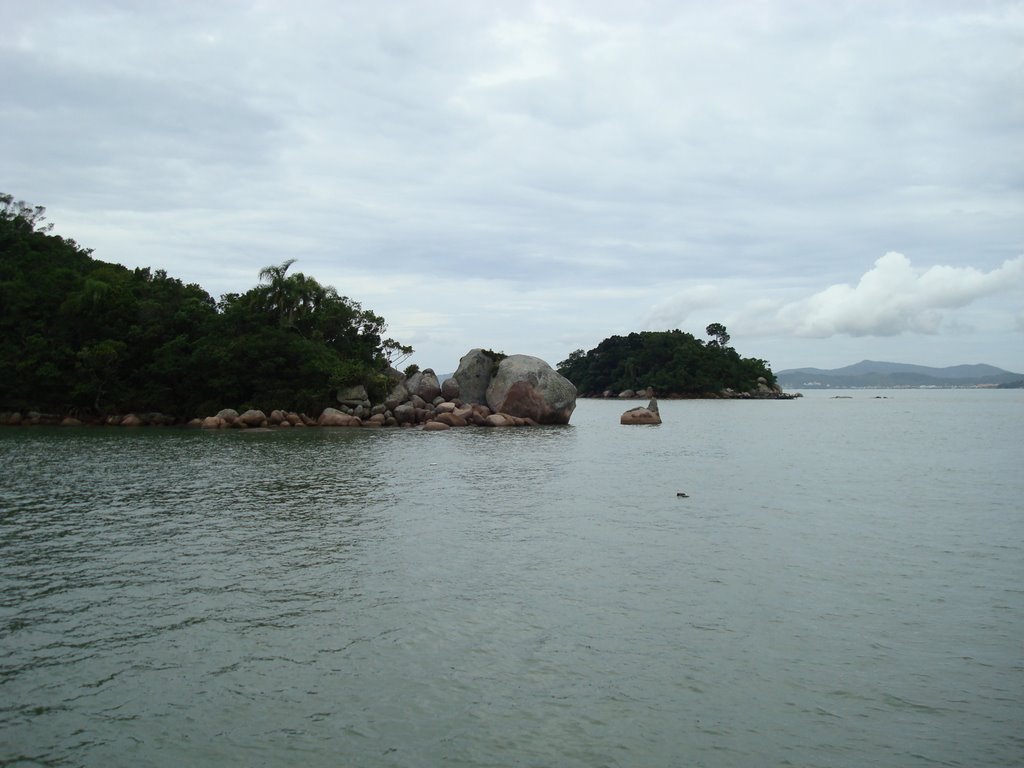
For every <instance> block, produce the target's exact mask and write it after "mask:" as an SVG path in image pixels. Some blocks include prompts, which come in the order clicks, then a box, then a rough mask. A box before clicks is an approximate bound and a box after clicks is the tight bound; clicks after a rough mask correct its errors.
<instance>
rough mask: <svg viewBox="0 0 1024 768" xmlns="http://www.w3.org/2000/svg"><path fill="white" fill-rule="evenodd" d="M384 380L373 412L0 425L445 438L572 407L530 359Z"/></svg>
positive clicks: (341, 400) (483, 359)
mask: <svg viewBox="0 0 1024 768" xmlns="http://www.w3.org/2000/svg"><path fill="white" fill-rule="evenodd" d="M388 375H389V377H390V378H391V381H392V387H391V391H390V392H389V394H388V396H387V397H386V398H385V399H384V402H382V403H377V404H373V403H372V402H371V401H370V399H369V396H368V393H367V391H366V388H365V387H363V386H355V387H348V388H345V389H343V390H340V391H339V392H338V394H337V401H338V402H337V407H334V406H331V407H327V408H325V409H324V410H323V411H322V412H321V413H320V414H319V415H318V416H316V417H312V416H310V415H308V414H305V413H297V412H294V411H283V410H272V411H270V413H269V414H268V413H266V412H265V411H263V410H260V409H256V408H247V409H245V410H243V411H242V412H241V413H239V412H238V411H237V410H235V409H232V408H225V409H222V410H220V411H218V412H217V413H216V414H214V415H210V416H205V417H201V418H194V419H191V420H188V421H184V420H180V419H175V418H174V417H173V416H168V415H166V414H161V413H143V414H135V413H129V414H126V415H124V416H121V415H113V416H106V417H100V418H97V419H93V420H90V419H79V418H76V417H74V416H59V415H55V414H44V413H39V412H34V411H33V412H27V413H25V414H21V413H4V414H0V424H3V425H8V426H35V425H49V426H87V425H107V426H123V427H141V426H157V427H167V426H187V427H193V428H198V429H269V428H304V427H363V428H380V427H399V428H401V427H404V428H418V429H421V430H425V431H443V430H447V429H450V428H452V427H463V426H478V427H525V426H537V425H542V424H568V423H569V418H570V416H571V415H572V412H573V409H575V407H576V388H575V387H574V386H573V384H572V382H570V381H569V380H568V379H566V378H565V377H564V376H561V375H560V374H559V373H557V372H556V371H555V370H554V369H553V368H552V367H551V366H550V365H549V364H548V363H546V362H545V361H544V360H541V359H540V358H538V357H532V356H530V355H509V356H505V355H497V354H495V353H490V352H487V351H485V350H482V349H472V350H470V351H469V352H467V353H466V354H465V355H463V357H462V359H461V360H460V361H459V367H458V370H457V371H456V372H455V374H454V375H453V376H451V377H450V378H448V379H446V380H445V381H444V383H443V384H442V383H441V382H439V381H438V378H437V375H436V374H435V373H434V371H433V370H431V369H429V368H427V369H425V370H423V371H416V372H415V373H413V374H411V375H410V376H405V375H404V374H402V373H400V372H399V371H396V370H394V369H392V370H390V371H389V374H388Z"/></svg>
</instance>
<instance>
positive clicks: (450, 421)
mask: <svg viewBox="0 0 1024 768" xmlns="http://www.w3.org/2000/svg"><path fill="white" fill-rule="evenodd" d="M434 421H439V422H441V423H442V424H447V425H448V426H449V427H464V426H466V425H467V424H468V423H469V422H467V421H466V420H465V419H464V418H462V417H461V416H456V415H455V414H454V413H439V414H437V416H435V417H434Z"/></svg>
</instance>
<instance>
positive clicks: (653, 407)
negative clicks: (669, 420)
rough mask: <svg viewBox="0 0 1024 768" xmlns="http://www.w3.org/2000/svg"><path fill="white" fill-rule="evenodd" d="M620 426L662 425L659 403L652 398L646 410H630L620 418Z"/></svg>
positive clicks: (642, 408)
mask: <svg viewBox="0 0 1024 768" xmlns="http://www.w3.org/2000/svg"><path fill="white" fill-rule="evenodd" d="M619 424H661V414H660V413H659V412H658V401H657V400H655V399H654V398H653V397H652V398H651V402H649V403H648V404H647V407H646V408H644V407H643V406H641V407H639V408H630V409H629V410H628V411H626V412H625V413H624V414H622V416H620V417H619Z"/></svg>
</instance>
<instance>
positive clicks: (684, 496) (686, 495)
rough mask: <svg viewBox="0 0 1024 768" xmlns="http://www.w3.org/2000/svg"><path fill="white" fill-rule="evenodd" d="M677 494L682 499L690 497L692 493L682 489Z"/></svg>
mask: <svg viewBox="0 0 1024 768" xmlns="http://www.w3.org/2000/svg"><path fill="white" fill-rule="evenodd" d="M676 496H678V497H679V498H681V499H688V498H690V494H688V493H683V492H682V491H679V493H677V494H676Z"/></svg>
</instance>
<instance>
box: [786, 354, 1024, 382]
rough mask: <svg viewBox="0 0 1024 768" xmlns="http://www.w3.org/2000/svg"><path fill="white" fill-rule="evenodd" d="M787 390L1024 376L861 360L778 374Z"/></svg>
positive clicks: (988, 368)
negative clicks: (836, 366)
mask: <svg viewBox="0 0 1024 768" xmlns="http://www.w3.org/2000/svg"><path fill="white" fill-rule="evenodd" d="M775 377H776V379H777V380H778V382H779V384H781V385H782V386H783V387H784V388H785V389H828V388H832V389H848V388H851V387H866V388H870V389H884V388H900V387H902V388H907V387H1008V386H1014V385H1017V386H1024V373H1011V372H1010V371H1004V370H1003V369H1002V368H996V367H995V366H993V365H983V364H979V365H952V366H950V367H948V368H929V367H928V366H925V365H910V364H909V363H884V362H879V361H877V360H861V361H860V362H859V363H854V364H853V365H848V366H846V367H845V368H833V369H831V370H825V369H822V368H790V369H788V370H785V371H777V372H776V374H775Z"/></svg>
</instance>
